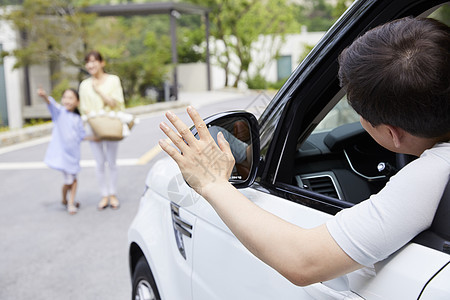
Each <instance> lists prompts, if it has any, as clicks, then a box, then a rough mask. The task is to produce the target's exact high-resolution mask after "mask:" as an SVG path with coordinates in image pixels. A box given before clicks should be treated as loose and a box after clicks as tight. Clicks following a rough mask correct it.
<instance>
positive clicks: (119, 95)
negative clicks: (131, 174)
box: [79, 51, 124, 210]
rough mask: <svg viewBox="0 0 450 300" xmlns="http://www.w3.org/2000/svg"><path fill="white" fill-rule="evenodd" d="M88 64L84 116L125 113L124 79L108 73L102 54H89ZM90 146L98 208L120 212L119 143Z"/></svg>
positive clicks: (83, 89)
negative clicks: (122, 80) (98, 190)
mask: <svg viewBox="0 0 450 300" xmlns="http://www.w3.org/2000/svg"><path fill="white" fill-rule="evenodd" d="M84 61H85V63H86V69H87V71H88V72H89V74H90V75H91V77H89V78H87V79H85V80H83V81H82V82H81V84H80V89H79V92H80V111H81V113H82V114H84V115H87V114H90V113H97V112H100V111H101V110H103V111H105V112H108V111H119V110H123V109H124V98H123V90H122V85H121V83H120V79H119V77H118V76H116V75H112V74H108V73H105V71H104V69H103V68H104V67H105V61H104V60H103V57H102V56H101V54H100V53H99V52H97V51H91V52H89V53H88V54H86V56H85V58H84ZM87 127H88V128H87V131H88V134H92V129H91V128H90V126H89V125H88V126H87ZM90 145H91V149H92V153H93V155H94V158H95V161H96V164H97V178H98V181H99V184H100V192H101V195H102V199H101V200H100V202H99V203H98V209H99V210H103V209H105V208H106V207H108V206H111V208H113V209H118V208H119V200H118V199H117V196H116V194H117V190H116V185H117V166H116V158H117V149H118V146H119V143H118V141H92V142H90ZM106 162H108V163H107V164H106ZM106 166H108V168H109V176H106Z"/></svg>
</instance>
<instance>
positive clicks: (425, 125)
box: [339, 17, 450, 138]
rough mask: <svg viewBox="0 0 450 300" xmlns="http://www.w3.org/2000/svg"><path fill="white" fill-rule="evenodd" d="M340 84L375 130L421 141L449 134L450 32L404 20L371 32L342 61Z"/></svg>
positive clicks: (430, 22)
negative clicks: (390, 129)
mask: <svg viewBox="0 0 450 300" xmlns="http://www.w3.org/2000/svg"><path fill="white" fill-rule="evenodd" d="M339 65H340V68H339V79H340V82H341V86H343V87H344V89H345V90H346V92H347V99H348V101H349V103H350V105H351V106H352V107H353V108H354V109H355V111H356V112H357V113H358V114H359V115H361V117H363V118H364V119H365V120H366V121H368V122H370V123H371V124H372V126H377V125H379V124H387V125H392V126H397V127H400V128H402V129H404V130H406V131H407V132H409V133H410V134H413V135H415V136H419V137H427V138H435V137H443V136H445V135H448V133H449V132H450V103H449V102H450V101H449V100H450V97H449V96H450V88H449V80H450V76H449V75H450V74H449V73H450V31H449V27H448V26H447V25H445V24H443V23H441V22H438V21H436V20H434V19H429V18H411V17H407V18H403V19H399V20H395V21H392V22H389V23H387V24H384V25H381V26H378V27H376V28H374V29H372V30H369V31H368V32H366V33H365V34H364V35H362V36H361V37H359V38H358V39H356V40H355V41H354V42H353V43H352V44H351V45H350V46H349V47H348V48H346V49H345V50H344V51H343V52H342V53H341V55H340V56H339Z"/></svg>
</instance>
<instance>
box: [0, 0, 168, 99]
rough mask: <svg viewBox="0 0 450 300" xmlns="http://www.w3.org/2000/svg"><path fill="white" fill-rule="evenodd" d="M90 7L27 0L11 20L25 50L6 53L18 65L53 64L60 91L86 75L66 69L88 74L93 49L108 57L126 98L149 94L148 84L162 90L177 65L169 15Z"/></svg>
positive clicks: (61, 0) (68, 1)
mask: <svg viewBox="0 0 450 300" xmlns="http://www.w3.org/2000/svg"><path fill="white" fill-rule="evenodd" d="M89 2H90V3H92V2H94V1H89ZM105 2H107V1H102V0H97V1H95V3H96V4H104V3H105ZM90 3H87V1H84V0H79V1H74V0H72V1H71V0H25V1H24V3H23V6H22V7H17V9H15V10H13V11H11V12H10V13H9V14H8V15H7V16H6V18H7V19H9V20H10V21H12V22H13V24H15V26H16V28H17V29H18V30H19V31H20V32H21V33H22V34H21V36H22V47H21V48H20V49H17V50H15V51H13V52H12V53H4V54H2V55H14V56H15V57H16V58H17V63H16V66H15V67H22V66H28V65H33V64H42V63H43V62H48V63H49V65H50V69H51V73H52V79H53V80H52V86H53V87H54V89H55V91H59V90H60V89H61V88H63V87H62V86H61V85H64V87H67V86H68V85H69V82H70V80H72V81H73V80H78V81H81V80H82V79H84V78H85V77H86V74H85V73H83V72H80V73H79V74H78V76H75V77H74V76H73V75H71V74H69V73H67V72H65V70H66V69H67V68H66V66H75V67H77V68H79V69H80V70H83V69H84V54H85V53H86V51H89V50H92V49H95V50H98V51H100V52H101V53H102V55H103V56H104V58H105V59H106V61H107V71H108V72H111V73H114V74H117V75H118V76H119V77H120V78H121V80H122V83H123V86H124V92H125V96H126V99H130V98H132V97H133V95H138V94H139V95H144V91H145V89H146V87H148V86H156V87H159V86H161V85H162V82H163V81H164V79H165V74H167V72H168V66H169V65H170V63H171V62H170V51H169V49H170V40H169V38H168V36H169V18H168V16H149V17H97V16H95V15H88V14H85V13H83V7H84V6H85V5H87V4H90ZM72 77H74V78H72ZM68 79H70V80H68Z"/></svg>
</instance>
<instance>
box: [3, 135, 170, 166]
mask: <svg viewBox="0 0 450 300" xmlns="http://www.w3.org/2000/svg"><path fill="white" fill-rule="evenodd" d="M166 142H167V143H171V141H170V139H166ZM161 151H162V149H161V147H160V146H159V145H156V146H154V147H153V148H151V149H150V150H149V151H147V152H146V153H145V154H144V155H142V156H141V157H140V158H138V159H136V158H120V159H117V162H116V163H117V165H118V166H143V165H146V164H148V163H149V161H151V160H152V159H153V158H155V156H156V155H158V154H159V153H160V152H161ZM0 154H1V153H0ZM95 165H96V163H95V160H93V159H83V160H81V161H80V166H81V167H82V168H93V167H95ZM47 168H48V166H47V165H46V164H45V163H44V162H42V161H31V162H3V163H0V170H36V169H47Z"/></svg>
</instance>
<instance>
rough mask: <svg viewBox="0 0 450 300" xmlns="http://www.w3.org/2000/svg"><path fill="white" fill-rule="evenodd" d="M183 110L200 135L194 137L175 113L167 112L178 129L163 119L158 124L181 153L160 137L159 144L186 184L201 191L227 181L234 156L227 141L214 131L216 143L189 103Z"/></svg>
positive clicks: (169, 118)
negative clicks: (173, 161) (172, 161)
mask: <svg viewBox="0 0 450 300" xmlns="http://www.w3.org/2000/svg"><path fill="white" fill-rule="evenodd" d="M187 112H188V114H189V116H190V118H191V119H192V121H193V122H194V124H195V127H196V128H197V131H198V136H199V138H200V139H196V138H195V137H194V135H193V134H192V133H191V131H190V130H189V127H187V126H186V125H185V124H184V123H183V122H182V121H181V120H180V119H179V118H178V117H177V116H176V115H175V114H173V113H172V112H167V113H166V117H167V119H168V120H169V121H170V123H172V125H173V126H174V127H175V128H176V130H177V131H178V133H176V132H175V131H173V130H172V129H171V128H170V127H169V126H168V125H167V124H166V123H164V122H161V123H160V125H159V127H160V128H161V130H162V131H163V132H164V133H165V134H166V135H167V136H168V137H169V139H170V140H171V141H172V142H173V143H174V145H175V146H176V147H177V148H178V149H180V151H181V153H180V152H178V151H177V149H176V148H175V147H173V146H172V145H169V144H168V143H167V142H166V141H164V140H160V141H159V145H160V146H161V148H162V149H163V150H164V151H165V152H166V153H167V154H169V155H170V156H171V157H172V158H173V159H174V160H175V162H176V163H177V164H178V166H179V167H180V170H181V173H182V174H183V177H184V179H185V180H186V181H187V182H188V184H189V185H190V186H191V187H192V188H193V189H194V190H195V191H196V192H197V193H199V194H202V193H205V192H206V190H207V189H209V188H213V187H214V186H215V185H216V184H221V183H227V182H228V179H229V177H230V175H231V171H232V169H233V166H234V157H233V155H232V154H231V150H230V145H229V144H228V142H227V141H226V140H225V138H224V137H223V134H222V133H221V132H220V133H219V134H218V138H217V141H218V144H219V146H217V144H216V143H215V142H214V139H213V138H212V136H211V134H210V133H209V131H208V128H207V127H206V124H205V122H204V121H203V120H202V118H201V117H200V115H199V114H198V112H197V111H196V110H195V109H194V108H192V107H190V106H189V107H188V108H187Z"/></svg>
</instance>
